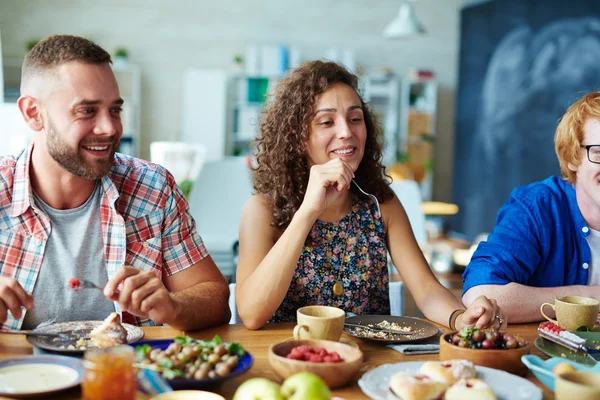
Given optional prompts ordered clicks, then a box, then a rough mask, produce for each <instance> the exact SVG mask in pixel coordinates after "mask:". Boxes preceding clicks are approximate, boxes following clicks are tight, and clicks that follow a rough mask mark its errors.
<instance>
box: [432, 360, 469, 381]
mask: <svg viewBox="0 0 600 400" xmlns="http://www.w3.org/2000/svg"><path fill="white" fill-rule="evenodd" d="M420 372H421V373H422V374H423V375H427V376H428V377H430V378H431V379H434V380H436V381H440V382H445V383H446V384H448V386H450V385H454V384H455V383H456V382H458V381H459V380H461V379H466V378H475V374H476V373H475V367H474V366H473V363H472V362H471V361H467V360H446V361H440V362H437V361H427V362H426V363H424V364H423V365H422V366H421V369H420Z"/></svg>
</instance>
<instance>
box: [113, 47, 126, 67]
mask: <svg viewBox="0 0 600 400" xmlns="http://www.w3.org/2000/svg"><path fill="white" fill-rule="evenodd" d="M128 57H129V52H128V51H127V49H125V48H123V47H119V48H117V50H115V64H127V58H128Z"/></svg>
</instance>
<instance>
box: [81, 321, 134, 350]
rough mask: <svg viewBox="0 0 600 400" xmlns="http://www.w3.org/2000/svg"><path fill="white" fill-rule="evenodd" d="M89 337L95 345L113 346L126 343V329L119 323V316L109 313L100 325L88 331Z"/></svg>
mask: <svg viewBox="0 0 600 400" xmlns="http://www.w3.org/2000/svg"><path fill="white" fill-rule="evenodd" d="M90 339H91V340H92V343H93V344H94V345H95V346H96V347H100V348H104V347H113V346H118V345H120V344H125V343H127V331H126V330H125V328H123V325H121V317H119V314H117V313H116V312H113V313H111V314H110V315H109V316H108V317H107V318H106V319H105V320H104V321H103V322H102V323H101V324H100V325H98V326H97V327H96V328H95V329H94V330H93V331H91V332H90Z"/></svg>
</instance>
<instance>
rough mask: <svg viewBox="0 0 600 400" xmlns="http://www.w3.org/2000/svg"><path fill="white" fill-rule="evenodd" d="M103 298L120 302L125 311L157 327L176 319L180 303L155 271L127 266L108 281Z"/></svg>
mask: <svg viewBox="0 0 600 400" xmlns="http://www.w3.org/2000/svg"><path fill="white" fill-rule="evenodd" d="M104 295H105V296H106V298H107V299H109V300H112V301H117V302H118V303H119V305H120V306H121V308H122V309H123V311H127V312H128V313H131V314H133V315H135V316H137V317H140V318H149V319H151V320H152V321H154V322H156V323H158V324H164V323H169V322H170V321H172V320H174V319H175V318H176V317H177V312H178V306H177V302H175V300H174V299H173V298H172V297H171V294H170V293H169V291H168V290H167V288H166V287H165V286H164V285H163V283H162V281H161V280H160V279H158V277H157V276H156V274H155V273H154V272H152V271H143V270H141V269H138V268H134V267H131V266H128V265H125V266H123V267H121V268H120V269H119V270H118V271H117V273H116V274H115V276H113V277H112V279H110V280H109V281H108V283H107V284H106V287H105V288H104Z"/></svg>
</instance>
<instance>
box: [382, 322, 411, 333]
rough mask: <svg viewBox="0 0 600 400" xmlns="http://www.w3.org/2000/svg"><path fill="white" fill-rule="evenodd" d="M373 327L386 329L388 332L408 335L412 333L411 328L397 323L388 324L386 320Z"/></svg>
mask: <svg viewBox="0 0 600 400" xmlns="http://www.w3.org/2000/svg"><path fill="white" fill-rule="evenodd" d="M375 326H377V327H378V328H382V329H387V330H389V331H396V332H402V333H408V332H412V331H413V328H412V326H402V325H400V324H399V323H397V322H388V321H386V320H383V321H381V322H380V323H378V324H376V325H375Z"/></svg>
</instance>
